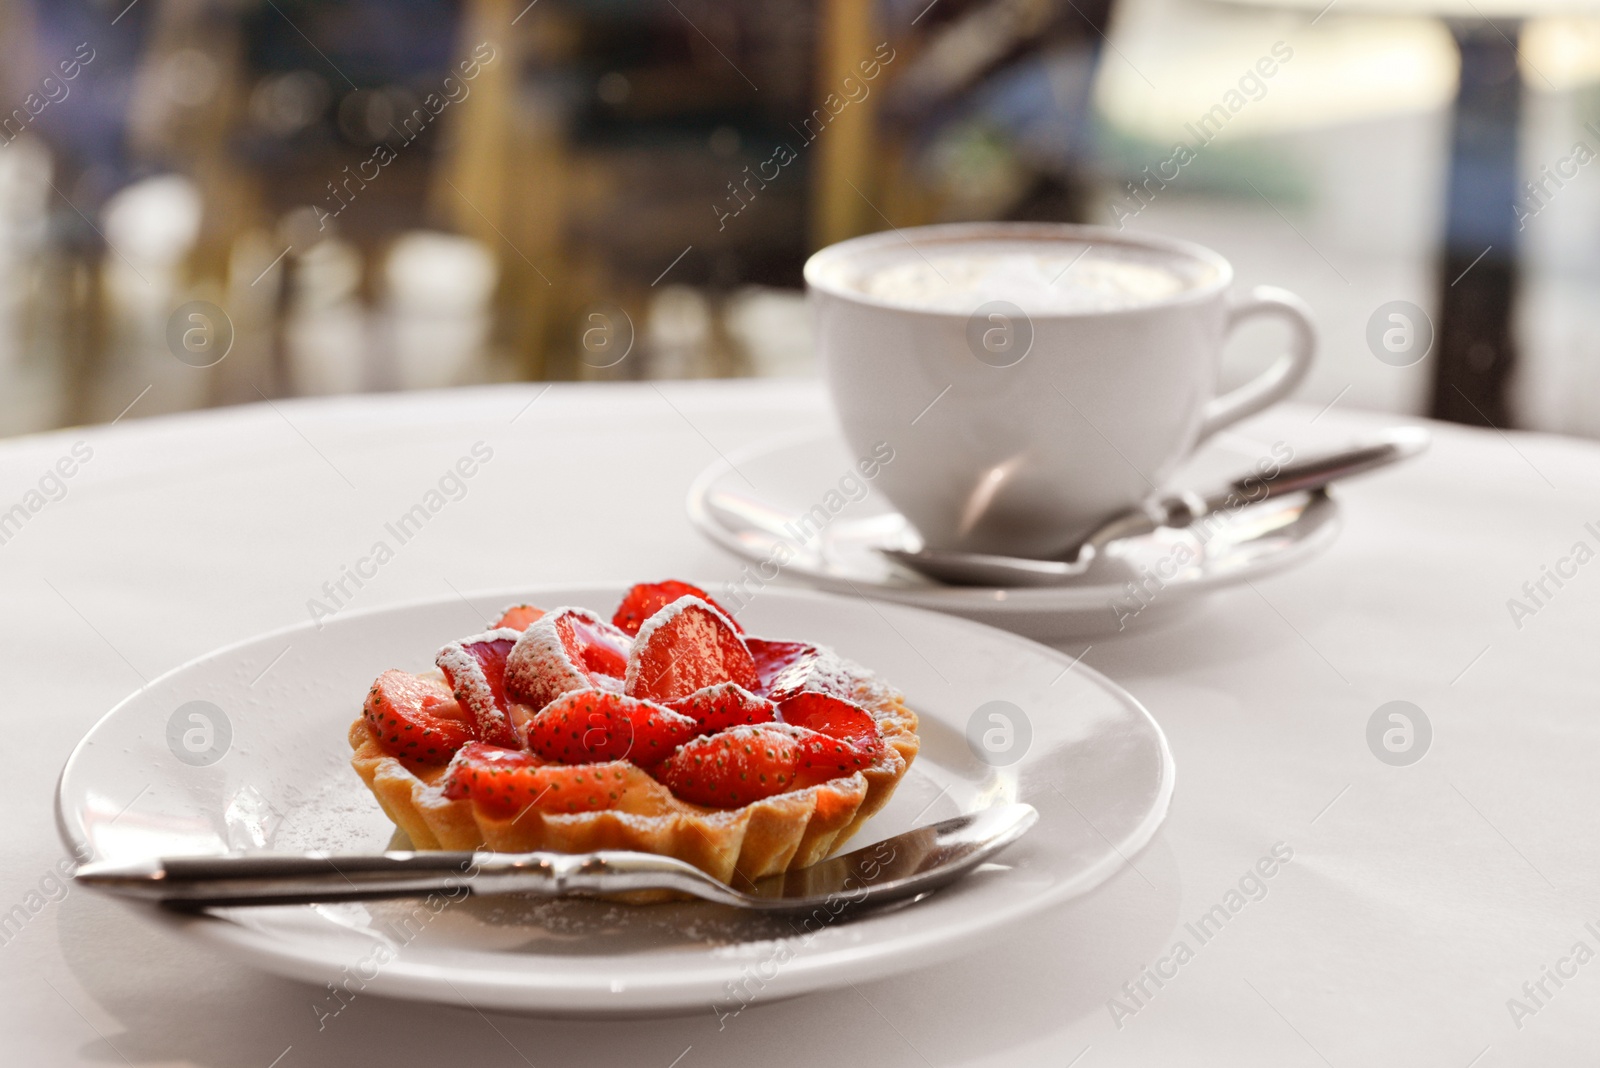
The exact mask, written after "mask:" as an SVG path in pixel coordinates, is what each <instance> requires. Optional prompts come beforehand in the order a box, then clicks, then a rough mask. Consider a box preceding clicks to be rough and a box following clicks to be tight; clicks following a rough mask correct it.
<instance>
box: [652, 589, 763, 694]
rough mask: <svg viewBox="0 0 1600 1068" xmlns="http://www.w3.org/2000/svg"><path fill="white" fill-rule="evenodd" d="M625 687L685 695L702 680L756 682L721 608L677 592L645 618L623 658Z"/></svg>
mask: <svg viewBox="0 0 1600 1068" xmlns="http://www.w3.org/2000/svg"><path fill="white" fill-rule="evenodd" d="M626 679H627V683H626V687H625V689H626V692H627V693H629V694H632V695H633V696H634V697H648V698H650V699H651V700H653V701H671V700H673V699H675V698H678V697H686V696H688V695H689V694H691V693H694V691H696V690H699V689H702V688H704V687H706V686H715V685H716V684H718V683H721V682H735V683H738V684H739V685H740V686H743V687H744V688H745V689H747V690H754V689H755V688H756V685H757V681H756V665H755V661H753V660H752V659H751V658H750V650H748V649H746V648H745V647H744V641H743V639H741V638H740V637H739V634H738V632H737V631H735V630H734V629H733V624H732V623H730V622H729V621H728V618H727V617H726V616H724V615H723V614H722V613H721V612H719V611H717V610H716V609H715V608H712V607H711V606H710V605H708V604H706V602H704V601H702V600H700V599H699V598H697V597H680V598H678V599H677V600H676V601H673V602H672V603H671V604H669V605H668V606H667V607H665V608H663V609H662V610H661V611H659V612H657V613H656V614H655V615H653V616H651V617H650V618H649V619H648V620H646V621H645V624H644V626H643V627H641V628H639V635H638V637H637V638H635V639H634V643H633V653H632V655H630V656H629V658H628V674H627V676H626Z"/></svg>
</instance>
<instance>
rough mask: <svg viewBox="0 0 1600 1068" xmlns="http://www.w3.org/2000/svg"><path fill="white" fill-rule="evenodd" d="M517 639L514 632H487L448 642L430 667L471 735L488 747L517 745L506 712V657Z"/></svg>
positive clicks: (507, 630)
mask: <svg viewBox="0 0 1600 1068" xmlns="http://www.w3.org/2000/svg"><path fill="white" fill-rule="evenodd" d="M519 637H520V635H518V634H517V632H516V631H514V630H510V629H505V630H490V631H485V632H484V633H482V634H474V635H473V636H472V637H470V638H462V639H461V640H460V641H455V642H451V643H450V644H449V645H447V646H445V647H444V648H443V649H440V650H439V655H438V656H436V657H435V658H434V663H435V664H438V665H439V670H440V671H442V672H444V677H445V681H446V682H448V683H449V684H450V688H451V690H453V691H454V692H455V697H456V700H457V701H460V702H461V707H462V708H464V709H466V712H467V717H468V718H469V719H470V720H471V721H472V726H473V732H472V733H473V735H474V737H476V738H477V739H478V740H479V741H484V742H488V743H489V744H491V745H510V746H514V745H516V744H517V732H516V731H515V730H513V729H512V726H511V716H510V714H509V712H508V711H507V709H506V685H505V679H506V657H507V656H509V655H510V653H511V648H512V646H514V645H516V643H517V639H518V638H519Z"/></svg>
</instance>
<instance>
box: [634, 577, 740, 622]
mask: <svg viewBox="0 0 1600 1068" xmlns="http://www.w3.org/2000/svg"><path fill="white" fill-rule="evenodd" d="M680 597H698V598H700V599H701V600H702V601H704V602H705V603H706V604H708V605H710V606H711V607H713V608H715V609H716V610H717V611H719V612H721V613H722V614H723V615H725V616H727V617H728V622H729V623H732V624H733V629H734V630H736V631H738V632H739V633H740V634H743V633H744V628H743V627H741V626H739V621H738V620H736V619H734V618H733V613H732V612H730V611H728V610H727V609H726V608H723V607H722V606H721V605H720V604H718V603H717V602H715V601H713V600H712V599H711V595H710V594H708V593H706V591H705V590H702V589H701V588H700V587H699V586H691V585H689V584H688V583H687V582H679V581H678V580H677V579H667V580H665V581H663V582H641V583H639V584H638V585H637V586H635V587H634V588H633V589H631V590H629V591H628V593H627V596H625V597H623V598H622V603H621V604H620V605H618V606H617V613H616V615H614V616H612V617H611V622H613V623H615V624H616V625H617V626H618V627H620V628H621V629H622V630H624V631H626V632H627V633H629V634H638V633H639V628H640V627H642V626H644V621H645V620H647V619H649V618H650V617H651V616H653V615H655V614H656V613H657V612H659V611H661V610H662V609H663V608H665V607H667V605H669V604H671V603H672V602H673V601H676V600H677V599H678V598H680Z"/></svg>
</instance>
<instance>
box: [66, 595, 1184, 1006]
mask: <svg viewBox="0 0 1600 1068" xmlns="http://www.w3.org/2000/svg"><path fill="white" fill-rule="evenodd" d="M623 590H624V587H623V586H621V585H618V586H614V587H604V588H583V589H578V588H573V589H556V590H512V591H507V592H504V593H499V594H493V595H483V596H478V597H474V598H473V600H474V602H475V603H476V604H477V605H478V606H480V607H481V608H482V609H483V611H484V615H488V614H489V613H491V612H493V611H494V610H495V609H497V608H499V607H500V606H502V605H504V604H509V603H513V602H519V601H527V602H531V603H534V604H540V605H543V606H546V607H550V606H554V605H559V604H576V605H583V606H586V607H589V608H592V609H595V610H597V611H602V612H604V613H605V614H606V615H608V616H609V614H610V613H611V611H612V609H613V608H614V607H615V605H616V604H617V602H618V601H619V600H620V598H621V596H622V593H623ZM740 619H741V621H742V622H743V623H744V625H745V627H746V628H747V629H748V630H749V631H750V632H751V633H755V634H761V635H764V636H772V637H783V638H794V639H802V640H807V641H815V642H820V643H823V644H827V645H831V646H833V647H834V648H836V649H837V650H839V651H840V652H841V653H843V654H844V655H845V656H847V657H850V658H851V659H854V660H857V661H859V662H860V663H862V664H864V665H867V666H869V667H871V668H872V669H873V670H875V671H877V672H879V673H880V674H882V675H883V676H884V677H885V678H886V679H888V680H889V681H891V682H893V683H894V684H895V685H897V686H898V687H900V689H901V690H903V691H904V693H905V694H906V696H907V698H908V700H909V702H910V704H911V705H912V707H913V708H915V709H916V711H917V713H918V714H919V716H920V717H921V724H922V725H921V728H920V734H921V736H922V739H923V747H922V753H921V755H920V756H919V757H918V758H917V760H916V762H915V763H914V764H913V766H912V767H911V769H910V771H909V772H908V773H907V775H906V777H905V779H904V780H903V781H902V782H901V784H900V788H899V791H898V792H897V793H896V795H895V797H894V799H893V800H892V801H891V802H890V803H889V805H888V806H887V807H886V808H885V809H884V810H883V811H882V812H880V813H879V814H878V815H877V816H876V817H874V818H873V820H872V821H871V822H870V823H868V824H867V825H866V826H865V827H864V828H863V829H862V832H861V833H860V834H859V835H857V837H856V838H855V839H854V840H853V842H852V848H853V847H855V846H864V845H870V844H871V843H872V842H874V841H876V840H878V839H881V838H884V837H887V836H889V835H893V834H898V833H900V832H901V831H905V830H909V829H911V828H912V827H914V826H918V825H921V824H923V823H927V822H931V821H934V820H937V819H942V818H944V817H947V816H952V815H957V814H959V813H962V812H969V811H973V810H976V809H979V808H982V807H985V806H987V805H991V804H994V803H997V802H1001V801H1012V800H1021V801H1027V802H1029V803H1031V804H1033V805H1034V806H1035V807H1036V808H1038V809H1039V811H1040V813H1041V817H1042V818H1041V819H1040V821H1039V823H1038V825H1037V826H1036V827H1035V828H1034V829H1033V830H1032V831H1031V832H1029V834H1028V835H1027V836H1026V837H1025V838H1024V839H1023V840H1022V841H1021V842H1019V843H1017V844H1016V845H1014V846H1012V847H1011V848H1009V849H1008V850H1006V851H1005V852H1004V853H1002V854H1000V856H999V858H998V862H997V863H991V864H988V865H985V866H983V867H981V868H979V869H977V870H976V871H974V872H973V873H972V874H971V875H969V876H968V877H966V878H965V879H963V880H962V881H961V882H959V883H957V884H956V885H954V886H952V887H949V888H947V889H944V890H940V891H937V892H935V893H933V894H931V895H929V896H928V897H926V898H925V899H922V900H919V901H916V902H914V903H910V904H906V905H902V906H899V907H892V906H891V907H888V908H886V909H885V910H883V911H880V912H876V913H865V914H862V915H860V916H857V917H853V918H848V919H842V920H836V919H834V917H832V916H831V915H830V916H821V917H817V918H816V922H815V923H812V922H811V920H810V918H808V919H807V920H805V921H802V922H801V923H800V924H799V925H798V926H792V923H793V921H791V920H786V919H773V918H767V917H762V916H758V915H752V914H749V913H744V912H741V911H739V910H735V909H731V908H726V907H722V906H715V905H709V904H702V903H684V904H666V905H651V906H627V905H619V904H612V903H608V902H600V901H586V900H577V899H570V900H554V901H552V900H546V899H533V898H521V897H511V896H506V897H486V898H466V899H463V900H461V901H459V902H456V903H449V902H447V901H445V900H444V899H442V898H441V899H438V900H437V901H434V902H432V903H431V904H430V903H429V902H425V901H419V900H409V901H395V902H373V903H367V904H340V905H310V906H284V907H266V908H245V909H225V910H217V911H215V912H214V913H210V914H205V915H200V916H187V915H183V914H178V913H173V912H167V911H163V910H160V909H158V908H154V907H151V908H148V909H144V910H142V911H143V912H144V914H145V915H146V916H147V917H148V919H149V920H150V921H151V922H156V923H162V924H165V925H168V926H170V927H172V928H174V929H176V930H178V931H181V932H183V933H184V934H187V935H191V936H194V937H197V938H202V939H205V940H207V941H209V942H211V943H213V944H215V945H217V946H219V947H221V948H222V949H224V950H226V951H228V952H231V953H233V954H235V955H236V956H238V957H239V958H240V959H242V960H245V961H249V962H251V963H252V964H255V965H258V966H260V967H262V968H265V969H267V970H269V971H272V972H276V973H278V974H281V975H285V976H289V977H292V978H296V979H302V980H305V981H308V982H311V983H315V984H317V985H318V986H321V985H323V984H326V983H330V982H331V983H335V984H340V983H346V982H348V983H351V984H354V985H353V986H352V987H351V988H352V989H360V990H361V991H363V992H368V993H376V994H385V995H390V996H394V997H402V998H414V999H421V1000H428V1001H440V1002H449V1003H454V1004H461V1005H471V1006H476V1007H478V1008H490V1007H493V1008H497V1009H507V1010H518V1011H525V1012H535V1013H547V1014H561V1015H610V1016H629V1015H644V1014H660V1013H672V1012H705V1011H706V1010H707V1009H708V1008H709V1009H713V1010H714V1011H733V1010H735V1009H737V1008H738V1007H739V1005H740V1004H741V1003H742V1001H749V1000H751V999H752V998H753V999H756V1000H769V999H775V998H782V997H792V996H794V995H798V994H804V993H807V992H809V991H813V990H819V989H823V988H827V987H833V986H842V985H844V984H846V983H848V982H863V981H866V980H869V979H873V978H877V977H879V976H885V975H889V974H892V973H897V972H904V971H910V970H912V969H915V968H919V967H922V966H924V965H926V964H928V963H930V962H932V961H937V960H940V959H943V958H948V957H951V956H953V955H956V954H958V953H960V952H962V951H963V950H966V949H969V948H974V947H976V946H977V945H978V944H980V943H981V942H984V941H988V940H991V939H992V938H994V937H995V936H996V935H997V934H999V933H1000V932H1001V931H1004V930H1006V929H1008V928H1014V927H1016V926H1017V925H1018V924H1020V923H1022V922H1023V921H1025V920H1026V919H1027V918H1028V917H1029V916H1032V915H1034V914H1036V913H1038V912H1039V911H1040V910H1042V909H1047V908H1050V907H1052V906H1054V905H1058V904H1060V903H1061V902H1063V901H1066V900H1068V899H1069V898H1072V897H1075V896H1078V895H1080V894H1083V893H1085V892H1086V891H1088V890H1089V889H1091V888H1092V887H1094V886H1096V885H1097V884H1099V883H1100V882H1102V881H1103V880H1105V879H1106V878H1107V877H1108V876H1110V875H1111V874H1112V873H1113V872H1115V871H1116V870H1117V869H1118V868H1119V867H1120V866H1121V865H1123V864H1125V863H1127V858H1129V857H1132V856H1133V855H1134V854H1135V853H1136V852H1137V851H1138V850H1139V849H1140V848H1142V847H1143V846H1144V845H1145V844H1146V843H1147V842H1148V841H1149V840H1150V838H1151V836H1152V835H1153V834H1154V833H1155V830H1156V827H1157V826H1158V825H1159V824H1160V822H1161V820H1162V818H1163V817H1164V816H1165V814H1166V811H1167V804H1168V801H1169V799H1170V798H1171V795H1172V784H1173V766H1172V757H1171V754H1170V753H1169V751H1168V749H1167V743H1166V739H1165V738H1164V737H1163V735H1162V733H1161V730H1160V728H1159V727H1157V725H1156V723H1155V721H1154V720H1153V719H1151V717H1150V715H1149V713H1147V712H1146V711H1145V710H1144V709H1143V708H1142V707H1140V705H1139V703H1138V702H1137V701H1135V700H1134V699H1133V697H1131V696H1130V695H1129V694H1127V693H1126V692H1125V691H1123V690H1122V689H1120V688H1119V687H1117V686H1116V685H1115V684H1114V683H1112V682H1110V681H1109V680H1107V679H1105V678H1103V677H1102V676H1100V675H1098V674H1096V673H1095V672H1094V671H1093V670H1091V669H1090V668H1088V667H1085V666H1083V665H1081V664H1077V663H1075V662H1074V661H1073V660H1072V659H1071V658H1069V657H1067V656H1065V655H1063V654H1061V653H1057V652H1055V651H1053V650H1050V649H1047V648H1044V647H1043V646H1040V645H1036V644H1034V643H1032V642H1029V641H1026V640H1024V639H1021V638H1018V637H1016V636H1014V635H1011V634H1007V633H1004V632H1001V631H998V630H994V629H991V628H989V627H984V626H979V625H977V624H973V623H970V622H967V621H964V620H958V619H953V618H951V617H949V616H944V615H938V614H935V613H931V612H924V611H919V610H916V609H912V608H905V607H901V606H897V605H874V604H871V603H868V602H866V601H863V600H861V599H859V598H840V597H833V596H827V595H823V594H817V593H812V592H809V591H795V590H778V589H773V590H768V591H766V592H765V593H763V594H762V595H761V596H760V597H758V598H756V599H755V600H754V601H752V602H751V603H750V604H749V605H748V606H747V607H746V609H745V610H744V611H743V612H741V613H740ZM482 625H483V617H482V616H475V615H474V614H473V613H472V612H470V611H469V610H468V609H467V608H466V607H465V606H464V605H463V604H462V602H461V601H460V600H449V601H436V602H429V603H423V604H412V605H406V606H401V607H396V608H386V609H380V610H376V611H369V612H364V613H351V614H350V615H348V616H343V615H342V616H340V617H338V618H335V619H332V620H329V621H325V623H324V626H323V628H322V629H321V630H317V629H315V627H314V626H312V625H311V624H305V625H302V626H297V627H292V628H289V629H287V630H281V631H277V632H274V633H272V634H268V635H264V636H262V637H259V638H255V639H252V640H250V641H247V642H244V643H242V644H239V645H234V646H231V647H229V648H226V649H221V650H218V651H217V652H214V653H211V654H210V655H208V656H205V657H202V658H201V659H199V660H195V661H193V662H191V663H189V664H186V665H184V666H183V667H180V668H177V669H175V670H173V671H171V672H169V673H167V674H166V675H163V676H162V677H161V678H159V679H157V680H155V681H154V682H152V683H150V684H149V685H147V686H146V687H144V688H143V689H141V690H139V691H138V692H137V693H135V694H134V695H133V696H131V697H129V698H127V699H126V700H125V701H123V702H122V703H121V704H119V705H117V707H115V708H114V709H112V710H111V712H109V713H108V714H107V715H106V717H105V718H104V719H102V720H101V721H100V722H99V723H98V724H96V726H95V727H94V729H93V730H91V731H90V732H89V734H88V736H87V737H85V738H84V740H83V741H82V742H81V743H79V745H78V747H77V749H75V750H74V751H73V754H72V756H71V758H70V759H69V760H68V761H67V765H66V768H65V769H64V770H63V771H62V775H61V783H60V788H59V794H58V797H57V816H58V820H59V824H60V828H61V833H62V836H63V838H64V839H65V840H66V843H67V845H68V847H69V848H72V849H75V850H80V851H86V853H87V855H88V856H90V857H92V858H93V859H96V860H132V859H136V858H139V857H146V856H150V855H155V854H168V855H170V854H180V853H206V852H215V851H220V850H223V849H228V848H245V849H250V848H260V849H280V850H311V849H321V850H328V851H334V852H339V851H344V852H354V851H376V850H381V849H383V848H385V847H386V846H388V845H389V843H390V840H391V836H392V833H393V827H392V826H391V825H390V823H389V821H388V819H387V818H386V817H385V816H384V815H383V813H382V811H381V810H380V809H379V808H378V805H377V802H376V801H374V800H373V798H372V796H371V795H370V794H369V793H368V792H367V790H366V788H365V787H364V786H363V785H362V784H361V782H360V780H359V779H358V778H357V777H356V774H355V772H354V771H352V770H351V768H350V766H349V754H350V750H349V746H348V744H347V743H346V741H345V734H346V731H347V729H348V727H349V724H350V722H351V720H352V719H353V718H354V716H355V715H356V714H357V712H358V710H359V708H360V704H361V700H362V697H363V695H364V694H365V693H366V690H367V687H368V686H369V685H370V683H371V680H372V679H373V678H374V677H376V676H377V675H378V674H379V673H380V672H382V671H383V670H384V669H386V668H390V667H397V666H398V667H404V668H410V669H417V670H421V669H423V668H426V667H428V666H429V665H431V664H432V662H433V654H434V652H435V651H436V650H437V648H438V647H439V646H440V645H442V644H443V643H444V642H446V641H448V640H450V639H451V638H454V637H458V636H460V635H461V634H463V633H470V632H471V631H473V630H476V629H479V628H481V627H482ZM192 702H207V703H208V704H209V705H210V706H212V708H214V709H216V710H220V715H219V713H218V712H209V713H208V712H206V711H205V706H198V705H195V704H192ZM196 715H199V716H200V718H199V719H194V718H192V717H194V716H196ZM996 717H998V718H996ZM207 724H209V727H208V726H207ZM188 732H197V733H188ZM969 737H972V738H973V739H974V743H972V744H969V742H968V738H969ZM973 745H976V746H977V749H976V750H975V749H974V748H973ZM977 752H983V753H985V754H987V759H980V758H979V757H978V756H977V755H975V753H977ZM219 754H220V755H219ZM180 757H181V758H180ZM207 761H210V762H207ZM730 990H739V991H741V992H742V995H741V997H742V1001H734V1002H729V997H730V995H729V991H730ZM718 1006H722V1008H721V1009H719V1008H718Z"/></svg>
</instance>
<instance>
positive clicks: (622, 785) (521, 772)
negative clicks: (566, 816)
mask: <svg viewBox="0 0 1600 1068" xmlns="http://www.w3.org/2000/svg"><path fill="white" fill-rule="evenodd" d="M630 773H631V774H634V775H637V774H641V773H640V772H637V771H633V770H632V769H631V767H630V765H629V764H628V763H627V762H626V761H621V760H617V761H612V762H611V763H607V764H585V765H583V766H582V767H568V766H566V765H563V764H547V763H545V762H544V761H543V760H541V759H540V758H538V757H536V756H534V755H533V754H532V753H527V752H524V751H523V750H521V749H502V748H499V747H497V746H492V745H485V744H483V743H482V742H468V743H467V744H466V745H464V746H462V747H461V751H460V752H459V753H457V754H456V757H455V760H453V761H451V763H450V768H449V770H448V771H446V773H445V779H444V796H445V797H447V798H450V799H451V800H452V801H460V800H463V799H467V798H470V799H471V800H473V801H476V802H478V803H479V804H481V805H483V806H484V807H486V808H488V809H490V810H491V811H492V812H495V813H497V814H499V815H501V816H517V815H521V814H522V813H523V812H524V811H526V810H527V809H529V808H533V807H537V808H539V809H540V810H541V811H543V812H556V813H560V812H594V811H596V810H598V809H606V808H615V807H616V805H617V802H618V801H619V800H621V797H622V793H623V791H624V790H625V789H626V788H627V786H628V782H629V776H630Z"/></svg>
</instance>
